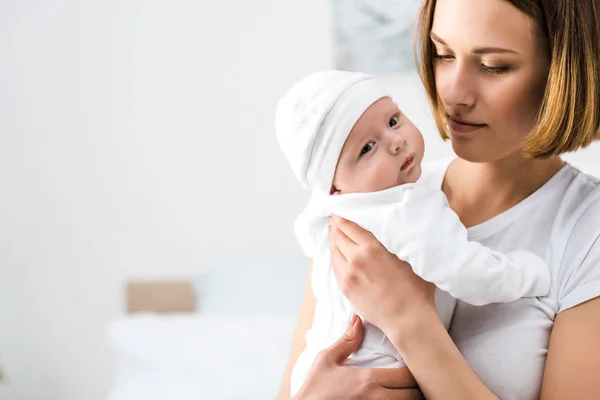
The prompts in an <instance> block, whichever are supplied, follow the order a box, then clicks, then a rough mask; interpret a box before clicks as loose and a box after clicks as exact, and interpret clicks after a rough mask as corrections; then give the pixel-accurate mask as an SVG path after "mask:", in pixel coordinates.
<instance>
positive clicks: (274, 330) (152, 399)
mask: <svg viewBox="0 0 600 400" xmlns="http://www.w3.org/2000/svg"><path fill="white" fill-rule="evenodd" d="M299 286H303V285H302V283H301V282H300V284H299ZM237 301H238V302H241V301H244V299H243V298H237ZM296 318H297V316H296V315H288V316H284V315H210V316H202V315H195V314H172V315H151V314H140V315H134V316H128V317H123V318H121V319H119V320H117V321H115V322H114V323H113V324H112V325H111V329H110V343H111V347H112V349H113V351H114V353H115V355H116V359H117V369H116V374H115V379H114V384H113V387H112V389H111V391H110V393H109V395H108V399H107V400H166V399H174V400H200V399H210V400H239V399H248V400H264V399H274V398H275V397H276V396H277V393H278V391H279V384H280V381H281V373H282V371H283V369H284V368H285V363H286V360H287V354H288V351H289V346H290V344H291V341H292V336H293V332H294V328H295V326H296Z"/></svg>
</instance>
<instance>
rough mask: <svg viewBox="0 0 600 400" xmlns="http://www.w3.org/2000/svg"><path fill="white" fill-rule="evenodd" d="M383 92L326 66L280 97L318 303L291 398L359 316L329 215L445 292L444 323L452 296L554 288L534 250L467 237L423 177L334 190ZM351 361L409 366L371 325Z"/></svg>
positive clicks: (281, 134) (475, 298)
mask: <svg viewBox="0 0 600 400" xmlns="http://www.w3.org/2000/svg"><path fill="white" fill-rule="evenodd" d="M382 97H389V95H388V94H387V93H386V92H385V90H384V89H382V88H381V87H380V86H379V85H378V84H377V83H376V82H375V80H374V79H373V78H372V77H371V76H369V75H366V74H358V73H351V72H344V71H324V72H317V73H315V74H312V75H309V76H308V77H306V78H304V79H303V80H301V81H300V82H298V83H297V84H296V85H294V87H292V89H291V90H290V91H289V92H288V93H287V94H286V95H285V96H284V97H283V98H282V99H281V100H280V101H279V103H278V107H277V113H276V132H277V138H278V141H279V143H280V146H281V148H282V150H283V152H284V154H285V155H286V157H287V158H288V160H289V162H290V166H291V168H292V170H293V171H294V173H295V175H296V176H297V177H298V179H299V181H300V182H301V183H302V184H303V186H305V187H307V188H310V189H311V190H312V194H311V198H310V200H309V204H308V206H307V207H306V208H305V210H304V211H303V212H302V213H301V214H300V216H299V217H298V219H297V220H296V225H295V229H296V235H297V237H298V240H299V242H300V244H301V246H302V249H303V251H304V253H305V254H306V255H307V256H308V257H311V258H312V259H313V273H312V277H311V284H312V289H313V292H314V295H315V298H316V300H317V303H316V308H315V315H314V319H313V324H312V327H311V329H310V330H309V331H308V332H307V333H306V343H307V346H306V348H305V349H304V351H303V352H302V353H301V355H300V357H299V358H298V361H297V362H296V365H295V367H294V370H293V373H292V378H291V393H292V395H293V394H295V393H296V392H297V391H298V390H299V388H300V387H301V385H302V383H303V382H304V379H305V378H306V374H307V373H308V371H309V369H310V367H311V365H312V362H313V360H314V357H315V356H316V355H317V353H318V352H319V351H321V350H323V349H325V348H326V347H328V346H330V345H331V344H332V343H334V342H335V341H336V340H337V339H339V338H340V337H341V336H342V335H343V333H344V331H345V330H346V327H347V323H348V320H349V318H350V316H351V314H352V313H353V312H354V310H353V307H352V305H351V304H350V303H349V301H348V300H347V299H346V298H345V297H344V296H343V295H342V293H341V291H340V289H339V286H338V284H337V280H336V278H335V276H334V273H333V270H332V267H331V263H330V252H329V237H328V230H327V226H328V224H329V215H331V214H336V215H339V216H341V217H344V218H346V219H348V220H351V221H354V222H356V223H357V224H359V225H360V226H362V227H363V228H365V229H366V230H368V231H370V232H372V233H373V234H374V235H375V237H376V238H377V239H378V240H379V241H380V242H381V243H382V244H383V245H384V246H385V247H386V248H387V249H388V250H389V251H390V252H392V253H394V254H396V255H397V256H398V257H399V258H400V259H402V260H405V261H407V262H408V263H409V264H411V266H412V268H413V270H414V271H415V273H416V274H418V275H419V276H421V277H422V278H423V279H425V280H427V281H430V282H433V283H434V284H435V285H436V286H437V287H438V288H439V289H441V290H437V291H436V307H437V310H438V313H439V315H440V318H441V320H442V322H443V323H444V325H445V326H446V328H448V327H449V325H450V321H451V319H452V314H453V312H454V307H455V305H456V300H455V298H458V299H460V300H462V301H465V302H467V303H469V304H472V305H477V306H481V305H486V304H491V303H505V302H511V301H514V300H517V299H520V298H522V297H535V296H544V295H546V294H547V293H548V290H549V287H550V273H549V270H548V267H547V265H546V264H545V263H544V261H543V260H542V259H541V258H539V257H538V256H537V255H535V254H533V253H531V252H528V251H513V252H511V253H508V254H502V253H499V252H494V251H492V250H490V249H489V248H486V247H484V246H483V245H481V244H479V243H478V242H472V241H468V238H467V230H466V228H465V227H464V226H463V225H462V224H461V222H460V220H459V218H458V216H457V215H456V213H454V211H452V210H451V209H450V207H449V205H448V202H447V199H446V197H445V195H444V194H443V192H442V191H441V190H439V189H438V188H433V187H431V186H426V185H420V184H418V183H417V184H405V185H401V186H397V187H394V188H391V189H387V190H382V191H379V192H374V193H354V194H342V195H335V196H332V195H330V190H331V185H332V182H333V176H334V173H335V168H336V165H337V160H338V158H339V155H340V152H341V149H342V147H343V145H344V142H345V140H346V138H347V136H348V134H349V133H350V131H351V129H352V127H353V126H354V124H355V123H356V121H357V120H358V119H359V118H360V116H361V115H362V114H363V113H364V111H366V109H367V108H368V107H369V106H370V105H371V104H373V103H374V102H375V101H377V100H379V99H380V98H382ZM348 365H351V366H356V367H372V368H373V367H374V368H393V367H401V366H404V363H403V361H402V358H401V356H400V354H399V353H398V351H397V350H396V349H395V348H394V347H393V345H392V344H391V343H390V342H389V340H388V339H387V338H386V337H385V335H384V334H383V333H382V332H381V331H380V330H379V329H378V328H377V327H376V326H374V325H372V324H369V323H368V322H367V321H365V337H364V340H363V342H362V344H361V346H360V348H359V349H358V351H357V352H356V353H354V354H353V355H352V356H351V357H350V359H349V360H348Z"/></svg>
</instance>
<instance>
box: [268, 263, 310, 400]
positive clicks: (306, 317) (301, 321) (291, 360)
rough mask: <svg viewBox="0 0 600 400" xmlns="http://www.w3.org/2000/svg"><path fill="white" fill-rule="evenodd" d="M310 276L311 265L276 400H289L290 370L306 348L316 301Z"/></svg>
mask: <svg viewBox="0 0 600 400" xmlns="http://www.w3.org/2000/svg"><path fill="white" fill-rule="evenodd" d="M311 275H312V263H311V265H310V267H309V273H308V279H307V280H306V285H305V287H304V297H303V299H302V305H301V306H300V313H299V314H298V323H297V324H296V330H295V331H294V337H293V339H292V346H291V348H290V353H289V356H288V361H287V365H286V367H285V372H284V374H283V379H282V380H281V386H280V389H279V395H278V396H277V400H289V398H290V378H291V376H292V370H293V368H294V365H295V364H296V360H298V357H299V356H300V353H302V350H304V348H305V347H306V340H305V334H306V331H307V330H308V329H309V328H310V327H311V325H312V320H313V316H314V313H315V304H316V300H315V296H314V294H313V292H312V287H311V284H310V280H311Z"/></svg>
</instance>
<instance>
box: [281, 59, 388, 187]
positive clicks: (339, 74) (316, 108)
mask: <svg viewBox="0 0 600 400" xmlns="http://www.w3.org/2000/svg"><path fill="white" fill-rule="evenodd" d="M383 97H389V94H388V93H387V91H386V90H385V89H384V88H383V87H382V86H380V85H379V84H377V83H376V81H375V79H374V78H373V77H372V76H370V75H367V74H363V73H357V72H348V71H337V70H329V71H320V72H315V73H313V74H311V75H308V76H307V77H305V78H303V79H302V80H300V81H299V82H298V83H296V84H295V85H294V86H293V87H292V88H291V89H290V90H289V91H288V92H287V93H286V94H285V95H284V96H283V97H282V98H281V99H280V100H279V102H278V103H277V110H276V113H275V131H276V136H277V140H278V142H279V146H280V147H281V150H282V151H283V153H284V154H285V156H286V158H287V159H288V162H289V163H290V167H291V169H292V171H293V172H294V174H295V175H296V177H297V178H298V180H299V181H300V183H301V184H302V185H303V186H304V187H306V188H311V189H316V190H319V191H321V192H324V193H327V194H329V191H330V190H331V185H332V182H333V175H334V172H335V167H336V165H337V161H338V158H339V155H340V152H341V151H342V147H343V146H344V142H345V141H346V138H347V137H348V134H349V133H350V131H351V130H352V127H353V126H354V124H356V121H358V119H359V118H360V116H361V115H362V114H363V113H364V112H365V111H366V109H367V108H368V107H369V106H370V105H371V104H373V103H374V102H376V101H377V100H379V99H381V98H383Z"/></svg>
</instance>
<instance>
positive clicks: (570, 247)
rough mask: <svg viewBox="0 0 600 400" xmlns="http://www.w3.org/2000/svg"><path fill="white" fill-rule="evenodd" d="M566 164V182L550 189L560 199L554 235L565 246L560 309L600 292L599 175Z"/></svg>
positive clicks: (561, 252)
mask: <svg viewBox="0 0 600 400" xmlns="http://www.w3.org/2000/svg"><path fill="white" fill-rule="evenodd" d="M565 168H566V171H565V183H564V184H563V185H557V187H556V188H554V190H553V191H551V192H550V193H549V194H553V195H554V196H557V197H559V198H560V199H561V200H560V207H559V208H558V212H557V214H556V216H555V218H556V219H555V223H554V227H555V228H554V235H553V242H554V244H560V247H562V249H561V250H562V251H559V253H558V254H560V262H559V263H558V266H559V270H558V271H557V272H558V275H557V276H556V278H557V281H558V283H559V284H558V285H557V288H556V289H557V292H558V293H557V294H558V306H559V310H558V311H559V312H560V311H564V310H566V309H568V308H570V307H573V306H575V305H577V304H579V303H581V302H583V301H586V300H589V299H591V298H593V297H596V296H599V295H600V179H599V178H598V177H595V176H593V175H589V174H586V173H584V172H582V171H581V170H579V169H578V168H576V167H574V166H572V165H570V164H567V165H566V166H565ZM552 192H553V193H552Z"/></svg>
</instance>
